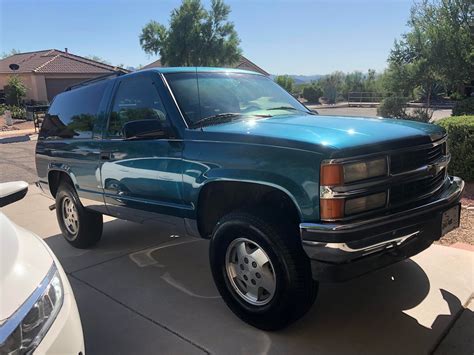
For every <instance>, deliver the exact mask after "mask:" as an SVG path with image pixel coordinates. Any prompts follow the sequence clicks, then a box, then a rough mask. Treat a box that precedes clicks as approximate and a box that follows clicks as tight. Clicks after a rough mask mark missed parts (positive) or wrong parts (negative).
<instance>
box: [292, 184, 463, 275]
mask: <svg viewBox="0 0 474 355" xmlns="http://www.w3.org/2000/svg"><path fill="white" fill-rule="evenodd" d="M463 189H464V181H463V180H462V179H460V178H458V177H450V178H449V180H448V182H447V186H446V187H444V188H443V191H442V192H441V193H440V194H439V195H437V196H436V198H433V199H431V200H428V201H427V202H425V203H424V204H423V205H419V206H414V207H411V208H408V209H406V210H403V211H397V212H394V213H392V214H387V215H383V216H378V217H374V218H371V219H366V220H359V221H354V222H352V223H346V224H335V223H301V224H300V233H301V238H302V241H303V249H304V250H305V252H306V254H307V255H308V257H309V258H310V259H311V261H312V264H313V276H315V268H317V267H319V268H321V265H317V266H315V264H318V263H320V264H321V263H323V264H333V265H338V264H348V263H349V264H352V265H354V264H355V263H356V262H359V261H361V260H363V259H366V258H368V257H371V259H372V262H371V263H370V265H367V268H368V269H367V270H360V271H361V273H365V272H368V271H371V269H376V268H378V267H379V266H378V263H377V261H376V260H375V257H374V256H376V255H380V254H392V255H397V254H398V257H396V258H394V259H396V260H394V262H395V261H398V260H399V259H400V258H399V257H400V256H402V257H405V258H406V257H410V256H412V255H414V253H415V254H416V253H417V252H420V251H421V250H423V249H425V248H427V247H428V246H429V245H431V243H432V242H433V241H434V240H437V239H439V238H440V237H441V215H442V213H443V212H444V211H446V210H447V209H449V208H451V207H453V206H455V205H457V204H459V200H460V198H461V194H462V191H463ZM420 248H423V249H421V250H419V249H420ZM384 261H385V265H386V264H389V263H390V262H389V259H387V258H386V257H385V258H384ZM382 266H384V265H382ZM320 271H321V270H316V274H318V275H320ZM362 271H363V272H362ZM315 278H316V277H315ZM342 278H345V277H342Z"/></svg>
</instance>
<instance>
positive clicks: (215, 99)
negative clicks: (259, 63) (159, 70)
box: [166, 72, 312, 127]
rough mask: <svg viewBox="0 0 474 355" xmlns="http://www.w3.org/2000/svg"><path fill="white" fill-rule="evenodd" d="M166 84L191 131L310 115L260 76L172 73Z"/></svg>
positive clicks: (293, 99) (272, 83) (281, 90)
mask: <svg viewBox="0 0 474 355" xmlns="http://www.w3.org/2000/svg"><path fill="white" fill-rule="evenodd" d="M166 80H167V81H168V84H169V85H170V87H171V90H172V91H173V94H174V96H175V98H176V101H177V102H178V105H179V107H180V109H181V112H182V113H183V115H184V116H185V118H186V120H187V121H188V124H189V125H190V126H191V127H192V126H195V125H196V122H198V121H199V122H198V125H199V124H201V123H202V124H211V123H213V124H215V123H223V122H226V121H228V120H229V119H236V118H242V117H246V116H256V117H269V116H276V115H287V114H289V113H294V112H295V111H298V112H304V113H307V114H312V113H311V111H308V110H307V109H306V107H304V106H303V105H302V104H301V103H299V102H298V100H296V99H295V98H294V97H293V96H291V95H290V94H288V93H287V92H286V91H285V90H283V89H282V88H281V87H280V86H279V85H277V84H276V83H274V82H273V81H272V80H271V79H269V78H267V77H265V76H262V75H255V74H242V73H229V72H216V73H173V74H167V75H166ZM209 118H211V120H210V119H209ZM212 118H215V120H212ZM223 118H225V120H223Z"/></svg>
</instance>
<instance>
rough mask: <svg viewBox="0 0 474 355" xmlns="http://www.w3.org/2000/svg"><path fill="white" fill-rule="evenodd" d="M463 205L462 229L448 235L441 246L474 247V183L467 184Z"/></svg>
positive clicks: (441, 241)
mask: <svg viewBox="0 0 474 355" xmlns="http://www.w3.org/2000/svg"><path fill="white" fill-rule="evenodd" d="M461 205H462V208H461V225H460V227H459V228H458V229H455V230H453V231H452V232H449V233H448V234H446V235H445V236H444V237H443V238H442V239H441V240H440V241H439V242H438V243H439V244H443V245H451V244H454V243H457V242H460V243H466V244H470V245H474V182H470V183H466V187H465V189H464V194H463V198H462V199H461Z"/></svg>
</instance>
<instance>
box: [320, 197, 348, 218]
mask: <svg viewBox="0 0 474 355" xmlns="http://www.w3.org/2000/svg"><path fill="white" fill-rule="evenodd" d="M344 202H345V201H344V200H343V199H340V198H339V199H335V198H334V199H321V200H320V208H321V210H320V214H321V219H338V218H342V217H344Z"/></svg>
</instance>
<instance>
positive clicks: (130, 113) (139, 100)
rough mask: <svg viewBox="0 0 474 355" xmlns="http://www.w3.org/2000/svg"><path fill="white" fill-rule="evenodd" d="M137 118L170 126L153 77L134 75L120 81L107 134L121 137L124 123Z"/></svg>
mask: <svg viewBox="0 0 474 355" xmlns="http://www.w3.org/2000/svg"><path fill="white" fill-rule="evenodd" d="M135 120H158V121H160V123H161V125H162V126H164V127H167V126H169V124H168V120H167V117H166V111H165V109H164V107H163V103H162V101H161V98H160V96H159V94H158V91H157V90H156V87H155V84H154V82H153V79H152V78H150V77H144V76H134V77H130V78H127V79H124V80H122V81H121V82H120V84H119V87H118V89H117V91H116V94H115V97H114V101H113V107H112V112H111V113H110V118H109V125H108V129H107V135H108V136H109V137H114V138H121V137H122V136H123V131H122V128H123V125H124V124H125V123H127V122H130V121H135Z"/></svg>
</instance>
